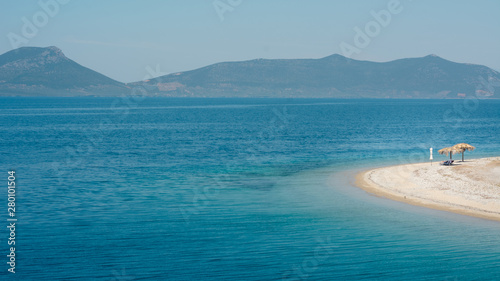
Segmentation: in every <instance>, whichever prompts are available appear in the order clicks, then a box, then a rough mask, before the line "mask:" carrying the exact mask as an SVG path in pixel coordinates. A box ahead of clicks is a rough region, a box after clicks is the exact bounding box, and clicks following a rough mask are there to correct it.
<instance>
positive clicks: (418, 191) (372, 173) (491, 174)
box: [355, 157, 500, 221]
mask: <svg viewBox="0 0 500 281" xmlns="http://www.w3.org/2000/svg"><path fill="white" fill-rule="evenodd" d="M355 185H356V186H357V187H359V188H361V189H363V190H365V191H366V192H368V193H370V194H373V195H375V196H379V197H385V198H388V199H391V200H395V201H399V202H403V203H407V204H411V205H416V206H422V207H427V208H431V209H436V210H441V211H448V212H453V213H458V214H461V215H467V216H474V217H479V218H483V219H489V220H496V221H500V157H489V158H480V159H470V160H466V161H465V162H459V161H456V162H455V164H454V165H453V166H442V165H439V162H434V163H433V164H432V165H431V164H430V162H426V163H417V164H404V165H396V166H389V167H382V168H376V169H370V170H366V171H363V172H361V173H358V174H357V175H356V177H355Z"/></svg>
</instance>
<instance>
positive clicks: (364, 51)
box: [0, 0, 500, 83]
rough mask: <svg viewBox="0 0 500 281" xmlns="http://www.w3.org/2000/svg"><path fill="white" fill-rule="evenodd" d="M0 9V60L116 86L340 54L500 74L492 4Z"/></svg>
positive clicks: (219, 3) (11, 5)
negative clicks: (38, 62) (80, 72)
mask: <svg viewBox="0 0 500 281" xmlns="http://www.w3.org/2000/svg"><path fill="white" fill-rule="evenodd" d="M1 5H2V7H3V8H4V9H2V11H3V14H2V17H1V20H0V22H1V23H2V24H1V27H0V33H2V34H3V35H4V36H2V39H1V41H0V42H1V43H0V53H5V52H8V51H10V50H12V49H15V47H21V46H35V47H47V46H57V47H58V48H60V49H61V50H62V51H63V52H64V53H65V55H66V56H68V57H69V58H71V59H73V60H75V61H76V62H78V63H80V64H82V65H84V66H86V67H88V68H91V69H93V70H95V71H98V72H100V73H102V74H104V75H106V76H109V77H110V78H113V79H115V80H118V81H121V82H126V83H129V82H135V81H139V80H143V78H144V77H145V76H147V75H150V74H151V70H153V72H154V73H155V74H158V76H159V75H164V74H168V73H175V72H182V71H188V70H192V69H197V68H200V67H203V66H207V65H210V64H213V63H218V62H226V61H244V60H252V59H258V58H264V59H308V58H311V59H315V58H322V57H326V56H329V55H332V54H336V53H338V54H341V55H346V49H345V47H346V46H348V48H351V47H352V48H355V49H356V51H355V52H351V54H350V55H349V56H348V57H350V58H352V59H356V60H368V61H376V62H385V61H392V60H396V59H401V58H412V57H424V56H426V55H429V54H436V55H438V56H440V57H442V58H444V59H447V60H450V61H454V62H460V63H472V64H480V65H485V66H488V67H490V68H492V69H494V70H496V71H499V70H500V56H498V55H497V54H496V52H497V51H496V50H498V49H499V48H500V38H498V36H493V35H494V34H496V28H497V27H498V26H500V18H499V17H498V16H497V14H498V11H500V2H496V1H481V2H479V4H478V3H471V2H468V1H440V2H439V3H434V2H432V1H411V0H401V1H395V0H384V1H357V2H355V3H352V2H349V3H344V2H340V1H319V0H318V1H308V2H303V1H291V2H290V1H286V2H285V1H283V0H280V1H273V2H265V1H244V0H231V1H228V0H215V1H196V0H193V1H183V2H168V3H167V2H162V1H148V2H146V3H145V2H119V1H107V2H105V3H98V4H96V5H89V4H88V2H78V1H69V0H64V1H63V0H58V1H56V0H42V1H24V2H22V3H19V2H8V3H2V4H1ZM149 7H154V9H148V8H149ZM391 9H392V10H391ZM141 11H143V12H141ZM370 33H371V34H370ZM366 39H367V40H366ZM356 40H357V41H356ZM356 42H357V43H362V44H356ZM350 50H351V51H352V49H350Z"/></svg>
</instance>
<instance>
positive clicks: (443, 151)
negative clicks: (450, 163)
mask: <svg viewBox="0 0 500 281" xmlns="http://www.w3.org/2000/svg"><path fill="white" fill-rule="evenodd" d="M438 152H439V154H442V155H448V154H449V155H450V160H452V159H451V155H452V154H457V153H459V152H460V151H458V150H456V149H454V148H453V147H445V148H443V149H440V150H438Z"/></svg>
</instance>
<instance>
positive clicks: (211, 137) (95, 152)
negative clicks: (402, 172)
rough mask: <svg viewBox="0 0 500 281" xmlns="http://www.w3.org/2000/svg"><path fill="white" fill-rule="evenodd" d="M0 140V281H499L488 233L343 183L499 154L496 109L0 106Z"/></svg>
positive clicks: (46, 101) (453, 103) (213, 103)
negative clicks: (463, 146)
mask: <svg viewBox="0 0 500 281" xmlns="http://www.w3.org/2000/svg"><path fill="white" fill-rule="evenodd" d="M0 128H1V135H0V175H1V177H3V180H2V181H1V182H3V188H2V189H1V190H2V191H1V193H0V204H1V205H0V206H2V207H1V211H0V214H1V218H0V221H2V223H0V225H3V226H2V227H1V229H2V231H1V236H0V253H1V255H0V264H1V266H0V272H1V273H0V279H2V280H217V281H220V280H259V281H262V280H500V223H499V222H497V221H489V220H484V219H480V218H474V217H468V216H464V215H459V214H454V213H450V212H445V211H438V210H432V209H427V208H423V207H418V206H413V205H407V204H404V203H400V202H395V201H391V200H388V199H385V198H381V197H377V196H374V195H371V194H368V193H366V192H365V191H363V190H361V189H359V188H358V187H356V186H355V185H354V178H355V176H356V174H357V173H359V172H361V171H363V170H367V169H370V168H374V167H382V166H389V165H398V164H407V163H416V162H428V163H429V165H437V164H438V161H440V160H446V159H448V156H446V155H439V154H438V153H437V150H439V149H441V148H443V147H447V146H451V145H454V144H456V143H461V142H466V143H469V144H471V145H473V146H475V147H476V149H475V150H474V151H472V152H466V153H465V159H466V160H467V159H472V158H482V157H493V156H499V155H500V143H499V137H500V100H483V99H475V98H467V99H456V100H395V99H387V100H385V99H384V100H371V99H250V98H248V99H231V98H219V99H210V98H158V97H155V98H153V97H117V98H97V97H80V98H56V97H53V98H42V97H36V98H28V97H2V98H0ZM430 148H433V149H434V155H433V158H434V160H433V161H432V162H431V161H430V160H429V156H430V155H429V153H430V151H429V149H430ZM453 157H454V159H460V158H461V155H454V156H453ZM9 171H13V172H15V174H14V175H15V180H14V181H15V201H14V202H15V212H14V215H13V216H12V215H10V214H9V213H12V211H13V210H8V202H10V201H8V200H12V199H9V196H8V192H11V191H8V190H9V188H8V182H11V180H12V178H10V180H8V178H9ZM499 192H500V191H499ZM12 219H15V230H14V231H12V229H9V228H8V227H7V226H9V225H10V224H11V223H13V220H12ZM12 232H14V239H11V240H9V239H10V238H11V237H12ZM9 241H15V245H14V246H12V245H9V244H8V243H9ZM11 247H15V249H14V254H15V257H14V260H15V264H14V268H15V269H14V270H13V271H15V273H12V272H11V271H9V269H10V268H12V264H9V262H11V260H12V255H11V253H12V249H11ZM8 255H10V256H11V257H8Z"/></svg>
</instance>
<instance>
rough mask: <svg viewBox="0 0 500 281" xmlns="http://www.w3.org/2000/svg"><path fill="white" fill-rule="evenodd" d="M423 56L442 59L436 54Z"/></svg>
mask: <svg viewBox="0 0 500 281" xmlns="http://www.w3.org/2000/svg"><path fill="white" fill-rule="evenodd" d="M424 58H433V59H442V60H444V59H443V58H442V57H440V56H438V55H436V54H430V55H427V56H425V57H424Z"/></svg>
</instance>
